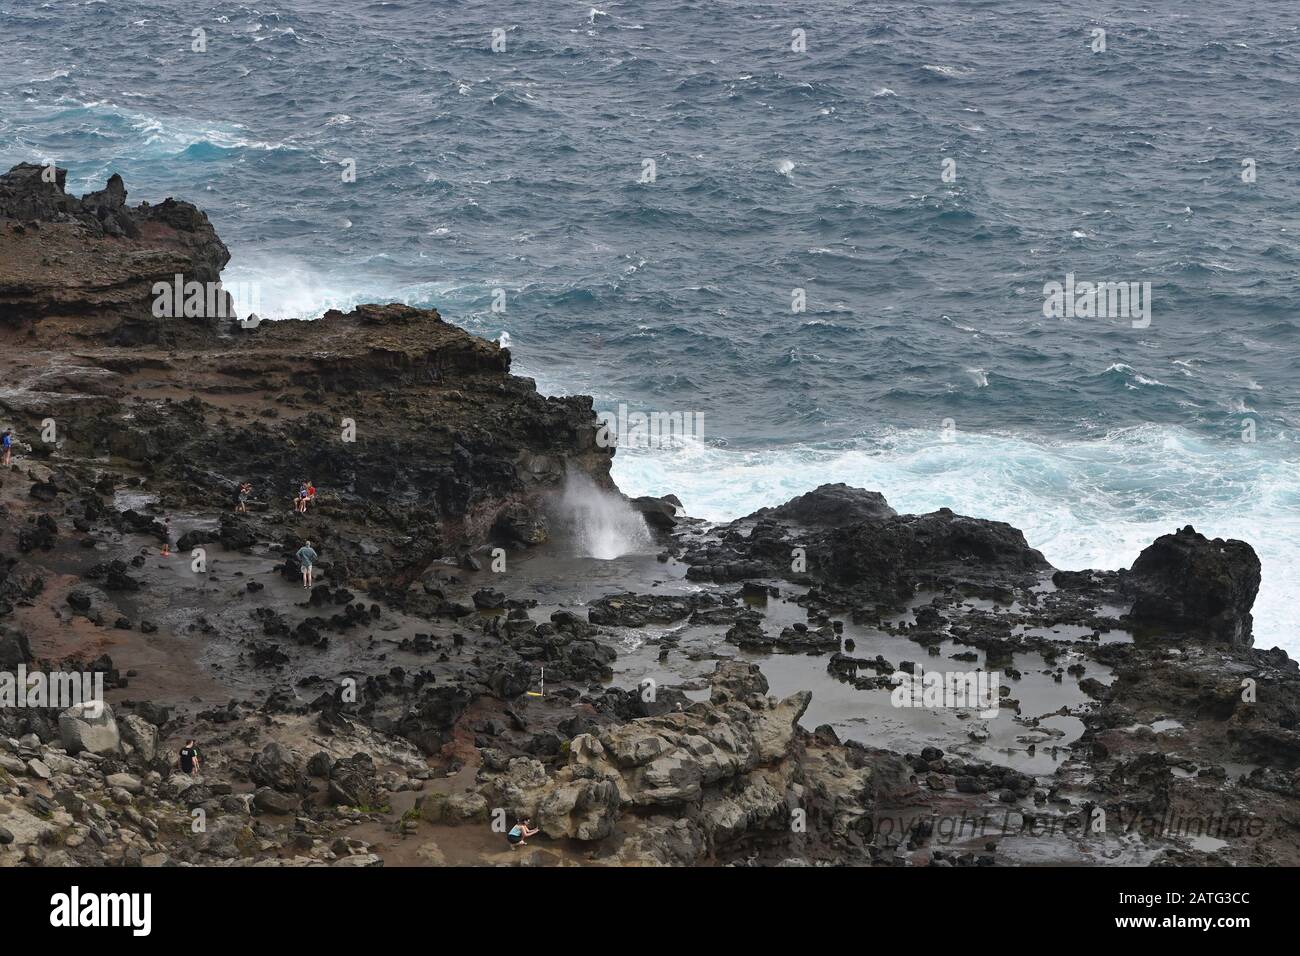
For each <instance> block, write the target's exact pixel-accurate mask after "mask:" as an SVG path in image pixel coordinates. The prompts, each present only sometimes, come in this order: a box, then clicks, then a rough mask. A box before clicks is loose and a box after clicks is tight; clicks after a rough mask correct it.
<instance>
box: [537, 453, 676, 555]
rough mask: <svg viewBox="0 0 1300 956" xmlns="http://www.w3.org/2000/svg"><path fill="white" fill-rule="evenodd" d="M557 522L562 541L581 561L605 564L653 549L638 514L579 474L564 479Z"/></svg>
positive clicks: (644, 525)
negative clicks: (585, 559) (590, 559)
mask: <svg viewBox="0 0 1300 956" xmlns="http://www.w3.org/2000/svg"><path fill="white" fill-rule="evenodd" d="M558 518H559V523H560V526H561V527H562V528H563V529H564V532H565V537H566V538H567V539H568V540H569V541H570V542H571V543H572V545H573V547H574V548H575V549H576V551H577V553H578V554H580V555H581V556H583V557H588V558H598V559H600V560H602V561H609V560H611V559H613V558H617V557H621V556H622V555H625V554H632V553H635V552H638V551H649V550H650V549H651V548H652V547H653V546H654V539H653V538H652V537H651V536H650V531H649V529H648V528H647V527H646V523H645V519H644V518H642V517H641V515H640V513H639V512H637V511H636V510H635V509H633V508H632V506H631V505H629V504H628V503H627V501H625V500H624V499H623V498H621V497H620V496H618V495H616V494H612V493H610V492H608V491H605V490H604V489H602V488H599V487H597V485H596V484H595V483H594V482H593V481H592V480H591V479H590V478H588V477H587V476H586V475H584V474H582V473H580V472H571V473H570V474H569V475H568V476H567V478H566V479H565V482H564V490H563V492H562V493H561V494H560V499H559V502H558Z"/></svg>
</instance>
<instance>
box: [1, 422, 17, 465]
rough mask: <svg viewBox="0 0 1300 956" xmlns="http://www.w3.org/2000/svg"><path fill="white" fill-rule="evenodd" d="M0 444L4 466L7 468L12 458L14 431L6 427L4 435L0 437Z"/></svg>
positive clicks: (11, 462)
mask: <svg viewBox="0 0 1300 956" xmlns="http://www.w3.org/2000/svg"><path fill="white" fill-rule="evenodd" d="M0 444H2V445H3V446H4V466H5V467H6V468H8V467H9V466H10V465H11V464H13V460H14V431H13V429H12V428H6V429H5V431H4V436H3V437H0Z"/></svg>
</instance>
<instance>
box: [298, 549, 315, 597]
mask: <svg viewBox="0 0 1300 956" xmlns="http://www.w3.org/2000/svg"><path fill="white" fill-rule="evenodd" d="M316 557H317V555H316V552H315V550H313V548H312V546H311V542H310V541H308V542H307V543H306V544H304V545H303V546H302V547H301V548H299V549H298V563H299V564H300V565H302V586H303V587H305V588H310V587H311V583H312V580H311V579H312V573H313V572H314V571H315V566H316Z"/></svg>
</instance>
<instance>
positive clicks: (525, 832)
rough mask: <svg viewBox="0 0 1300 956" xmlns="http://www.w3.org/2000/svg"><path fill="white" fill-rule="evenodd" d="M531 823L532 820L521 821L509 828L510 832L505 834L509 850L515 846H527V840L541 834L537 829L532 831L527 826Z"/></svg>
mask: <svg viewBox="0 0 1300 956" xmlns="http://www.w3.org/2000/svg"><path fill="white" fill-rule="evenodd" d="M532 822H533V821H532V820H521V821H519V822H518V823H516V824H515V825H514V826H512V827H511V828H510V832H509V833H507V834H506V840H508V841H509V843H510V849H512V850H513V849H514V848H515V847H517V846H528V843H527V840H528V838H529V837H530V836H537V834H538V833H540V832H541V831H540V830H539V829H533V828H532V827H530V826H529V825H528V824H530V823H532Z"/></svg>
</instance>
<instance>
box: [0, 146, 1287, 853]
mask: <svg viewBox="0 0 1300 956" xmlns="http://www.w3.org/2000/svg"><path fill="white" fill-rule="evenodd" d="M61 184H62V180H61V179H60V180H58V181H57V182H55V183H47V182H43V181H42V179H41V176H40V168H39V167H22V168H18V169H16V170H14V171H13V172H11V173H10V174H9V175H8V176H6V177H0V335H3V336H4V337H5V344H6V348H5V349H4V350H3V359H2V361H3V368H2V369H0V372H2V373H3V375H4V377H5V382H6V389H5V392H4V394H3V396H0V409H3V412H4V415H5V416H6V422H7V423H9V424H12V425H13V427H15V429H16V432H17V436H18V439H19V444H18V450H17V454H16V456H15V463H14V466H13V468H12V469H10V470H7V471H5V472H4V473H3V474H0V507H3V508H4V510H5V514H6V519H7V520H6V528H5V532H4V534H3V536H0V671H3V672H5V673H15V672H16V671H17V669H18V668H19V667H20V666H21V667H23V668H27V669H38V670H41V671H42V672H53V671H56V670H60V669H63V670H67V671H69V672H74V673H78V674H81V673H85V674H91V675H97V676H98V677H99V678H100V679H101V680H102V682H103V686H104V688H105V694H106V697H107V698H108V702H109V703H108V706H107V707H106V708H105V709H104V711H103V712H102V713H99V714H98V715H92V714H88V713H87V712H86V711H85V709H84V708H80V709H79V708H75V707H71V708H70V707H63V706H59V707H54V706H46V705H44V704H43V703H42V702H39V701H38V702H35V703H34V704H30V705H24V706H18V705H17V704H15V703H12V702H10V701H6V700H3V699H2V698H0V865H42V866H55V865H66V864H90V863H108V864H111V865H145V866H169V865H218V866H228V865H254V864H256V865H337V866H375V865H430V864H437V865H457V864H483V863H488V864H499V865H530V864H532V863H537V862H548V863H559V864H563V865H713V864H734V865H786V864H793V863H798V864H818V865H820V864H853V865H934V866H986V865H1008V864H1011V865H1014V864H1035V863H1071V864H1079V863H1090V864H1105V863H1123V864H1164V865H1188V864H1222V863H1246V862H1253V863H1271V864H1294V863H1296V862H1297V861H1298V860H1300V831H1298V830H1297V828H1296V825H1295V823H1294V822H1293V821H1295V820H1296V819H1297V816H1298V815H1297V813H1296V811H1297V808H1298V805H1297V801H1298V800H1300V724H1298V722H1300V673H1298V672H1297V666H1296V664H1295V662H1294V661H1291V660H1290V659H1289V658H1288V657H1287V656H1286V655H1285V654H1284V653H1282V652H1281V651H1279V650H1276V649H1274V650H1262V649H1257V648H1254V647H1253V639H1252V635H1251V619H1250V609H1251V605H1252V603H1253V600H1254V596H1255V592H1256V590H1257V588H1258V584H1259V577H1260V567H1259V561H1258V559H1257V558H1256V557H1255V555H1254V552H1253V551H1252V550H1251V548H1250V546H1249V545H1248V544H1246V543H1244V542H1239V541H1220V540H1215V539H1208V538H1205V537H1203V536H1202V535H1200V534H1197V533H1196V532H1194V531H1192V530H1191V529H1190V528H1188V529H1183V530H1182V531H1178V532H1176V533H1174V534H1170V535H1166V536H1163V537H1161V538H1160V539H1159V540H1157V541H1156V542H1154V543H1153V544H1152V546H1151V547H1150V548H1148V549H1147V550H1146V551H1144V552H1143V553H1142V555H1141V556H1140V557H1139V558H1138V560H1137V561H1136V562H1135V563H1134V565H1133V567H1132V568H1130V569H1123V570H1098V571H1068V572H1067V571H1055V570H1054V569H1052V568H1051V567H1050V566H1049V565H1048V564H1047V562H1046V561H1045V560H1044V559H1043V557H1042V555H1041V554H1039V552H1037V551H1035V550H1034V549H1033V548H1032V547H1030V545H1029V544H1028V543H1027V542H1026V541H1025V538H1024V536H1023V535H1022V534H1021V533H1020V532H1019V531H1018V530H1016V529H1015V528H1012V527H1010V526H1009V525H1006V524H1001V523H998V522H993V521H986V520H981V519H977V518H970V517H964V516H961V515H957V514H954V513H952V512H950V511H947V510H940V511H936V512H933V513H931V514H927V515H900V514H897V513H896V512H895V511H894V509H893V508H891V507H890V506H889V504H888V502H886V501H885V500H884V498H883V497H882V496H880V495H879V494H878V493H875V492H871V491H867V490H863V489H855V488H851V487H848V486H845V485H829V486H824V487H822V488H819V489H815V490H813V491H811V492H808V493H806V494H804V495H800V496H798V497H797V498H795V499H793V500H792V501H790V502H788V503H785V504H774V506H773V507H771V508H766V509H763V510H762V511H759V512H757V513H755V514H753V515H750V516H748V517H746V518H743V519H740V520H738V521H735V522H730V523H726V524H720V525H710V524H707V523H705V522H701V521H698V520H696V519H692V518H690V517H689V504H690V503H689V502H686V503H683V502H680V501H678V500H677V499H676V498H674V497H672V496H671V495H664V496H663V497H661V498H641V499H637V500H636V501H634V502H631V503H630V504H629V505H627V507H629V508H631V509H632V511H633V512H634V513H636V514H639V515H641V516H642V518H643V519H644V521H645V523H646V525H647V527H648V528H649V529H651V531H652V533H653V535H654V536H655V537H654V540H653V545H652V548H651V549H650V550H648V551H646V552H645V553H643V554H639V553H638V554H629V555H627V556H625V557H624V558H621V559H619V560H612V561H610V560H607V561H596V560H594V559H591V558H589V557H587V556H584V555H582V554H576V553H575V552H574V551H573V550H572V548H571V546H570V543H569V542H567V540H566V539H565V538H564V529H563V526H562V523H560V522H557V520H556V517H555V514H556V513H555V510H554V508H553V505H554V503H555V500H556V496H557V492H559V491H560V490H561V489H562V487H563V485H564V482H565V476H566V474H569V473H572V472H578V473H581V474H582V475H584V476H585V477H586V478H587V479H589V480H590V482H591V484H592V487H593V488H595V489H598V490H599V489H605V490H608V491H610V492H611V493H612V492H613V491H614V489H613V487H612V482H611V480H610V477H609V468H610V459H611V454H612V452H611V450H609V449H604V448H601V447H599V445H598V444H597V443H596V442H595V433H596V424H597V423H596V419H595V416H594V414H593V413H592V408H591V400H590V399H589V398H585V397H572V398H558V399H557V398H545V397H543V396H540V395H538V394H537V392H536V390H535V388H534V387H533V385H532V383H531V381H529V380H527V379H521V378H518V377H515V376H513V375H511V374H510V371H509V369H510V356H509V352H508V351H507V350H504V349H501V348H499V347H498V346H496V345H495V344H493V343H489V342H485V341H483V340H480V339H477V338H474V337H473V336H471V335H469V334H467V333H465V332H464V331H462V330H460V329H458V328H456V327H455V326H454V325H451V324H449V323H447V322H445V321H444V320H443V319H442V318H441V316H439V315H438V314H437V313H436V312H434V311H431V310H419V309H412V308H408V307H406V306H399V305H389V306H361V307H359V308H357V309H355V310H353V311H351V312H349V313H346V314H344V313H339V312H331V313H328V314H327V315H326V316H324V317H322V318H321V319H320V320H318V321H316V322H313V323H309V324H300V323H269V322H265V323H261V324H259V325H257V326H256V327H255V328H242V327H239V326H238V325H237V324H236V323H234V322H232V321H228V320H222V321H207V320H190V319H184V318H180V319H168V320H162V319H159V318H157V317H155V316H153V315H152V313H151V310H150V302H149V299H150V297H149V295H148V294H147V293H148V290H149V289H150V287H151V283H152V281H153V280H155V279H157V278H158V277H159V276H162V277H163V278H166V277H167V276H168V275H169V274H170V273H171V272H172V271H179V272H185V273H187V274H190V275H194V276H207V277H216V276H219V271H220V268H221V266H222V265H224V262H225V251H224V247H223V246H221V245H220V241H219V240H218V239H217V237H216V235H215V233H214V232H213V231H212V229H211V226H210V225H209V224H208V223H207V221H206V218H204V217H203V216H202V213H200V212H199V211H198V210H196V209H195V208H194V207H192V206H188V205H187V204H183V203H171V202H170V201H169V203H164V204H162V205H160V206H157V207H148V208H144V207H130V206H127V205H126V192H125V187H124V185H123V184H122V183H121V182H120V180H116V181H114V180H110V182H109V183H108V184H107V186H106V187H105V189H104V190H102V191H100V192H98V193H94V194H91V195H90V196H87V197H83V198H82V199H80V200H76V199H73V198H72V197H67V196H66V195H64V194H63V191H62V188H61ZM19 252H21V253H22V256H21V257H20V256H19V255H18V254H17V253H19ZM33 255H35V256H37V257H38V258H39V257H40V256H50V257H54V258H55V259H57V260H58V261H59V262H60V266H59V269H62V270H63V271H62V272H60V271H59V269H55V270H54V271H52V272H50V273H49V274H48V275H46V274H45V273H41V274H40V275H39V276H38V275H37V274H36V273H35V272H32V271H31V270H29V269H28V268H27V266H25V265H23V263H26V262H30V261H32V260H31V259H30V257H31V256H33ZM59 257H62V258H59ZM76 270H81V271H82V272H84V274H85V276H86V280H85V281H84V282H82V284H80V285H73V284H72V283H71V281H70V278H69V277H70V274H71V273H72V272H73V271H76ZM51 418H52V419H53V420H54V421H55V423H56V425H57V428H56V432H55V435H54V436H53V437H52V439H51V440H49V441H46V440H43V438H42V432H43V426H42V423H43V422H44V421H45V420H46V419H51ZM307 479H310V480H311V481H312V482H313V483H314V485H315V486H316V487H317V489H318V494H317V499H316V501H315V502H314V503H312V504H311V505H310V506H309V507H308V510H307V511H306V513H299V512H297V511H296V510H295V509H294V508H293V507H292V505H291V497H292V495H293V494H294V492H295V491H296V489H297V487H298V484H299V482H301V481H303V480H307ZM242 482H250V483H251V484H252V486H253V492H252V495H251V496H249V500H248V501H247V510H246V512H245V511H243V510H241V511H240V512H239V513H236V510H235V508H236V502H237V498H236V493H237V489H238V487H239V485H240V484H241V483H242ZM664 490H665V491H667V490H669V489H664ZM615 497H617V496H615ZM306 540H311V541H312V544H313V548H314V549H315V550H316V551H317V553H318V556H319V557H318V561H317V564H316V580H315V582H314V587H312V588H311V589H307V588H305V587H303V585H302V581H301V575H300V571H299V567H298V562H297V559H296V557H295V555H296V553H297V551H298V549H299V548H300V547H301V546H302V545H303V543H304V542H305V541H306ZM934 674H938V675H939V676H940V678H941V680H940V681H939V682H938V683H937V684H935V683H927V680H926V678H927V675H934ZM950 675H957V676H958V677H959V678H960V681H958V682H955V683H954V682H953V681H951V680H949V679H948V678H949V676H950ZM992 678H996V681H993V680H992ZM968 680H969V683H963V682H965V681H968ZM981 680H982V681H983V683H981ZM0 690H3V688H2V687H0ZM954 693H957V694H958V698H956V699H954V697H953V695H954ZM927 694H929V695H932V696H931V697H927ZM962 695H964V696H962ZM190 738H194V739H196V740H197V741H198V743H199V749H200V753H201V755H202V763H201V765H200V767H199V769H198V770H197V771H196V772H195V773H193V774H186V773H182V772H181V770H180V768H179V766H178V765H177V758H176V755H177V752H178V751H179V749H180V748H181V747H182V746H183V745H184V744H185V742H186V741H187V740H188V739H190ZM196 811H197V812H198V813H197V815H196ZM525 817H527V818H530V819H532V821H533V824H534V825H535V826H539V827H540V828H541V833H540V834H539V835H538V836H537V837H535V838H533V839H531V840H530V841H529V842H528V846H526V847H521V848H518V849H513V850H512V849H511V848H510V847H509V845H508V844H507V843H506V841H505V838H504V834H503V830H504V829H505V828H508V827H509V826H510V825H512V824H513V823H514V822H515V820H516V819H519V818H525ZM200 819H201V820H202V826H201V827H196V825H195V824H196V821H197V820H200ZM1171 819H1174V820H1184V821H1190V823H1191V824H1192V825H1193V826H1195V825H1196V824H1197V823H1198V822H1199V824H1200V825H1201V832H1197V833H1189V832H1186V830H1187V829H1188V828H1187V827H1182V828H1179V827H1176V826H1173V825H1171V823H1170V822H1169V821H1170V820H1171ZM1099 820H1100V821H1101V825H1100V826H1099V825H1098V821H1099ZM963 821H965V822H963ZM1216 821H1218V823H1217V824H1216Z"/></svg>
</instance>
